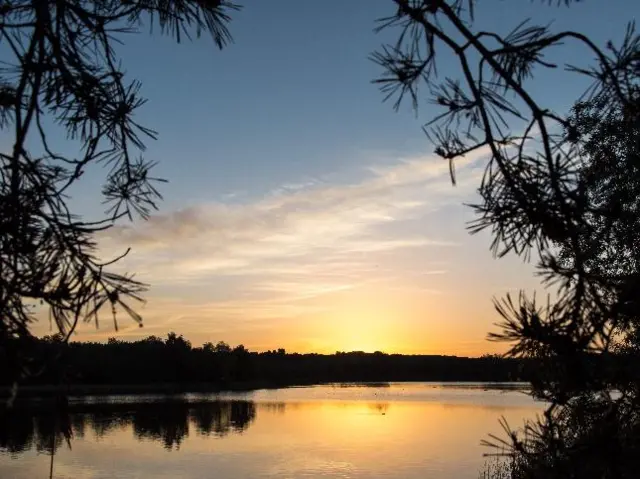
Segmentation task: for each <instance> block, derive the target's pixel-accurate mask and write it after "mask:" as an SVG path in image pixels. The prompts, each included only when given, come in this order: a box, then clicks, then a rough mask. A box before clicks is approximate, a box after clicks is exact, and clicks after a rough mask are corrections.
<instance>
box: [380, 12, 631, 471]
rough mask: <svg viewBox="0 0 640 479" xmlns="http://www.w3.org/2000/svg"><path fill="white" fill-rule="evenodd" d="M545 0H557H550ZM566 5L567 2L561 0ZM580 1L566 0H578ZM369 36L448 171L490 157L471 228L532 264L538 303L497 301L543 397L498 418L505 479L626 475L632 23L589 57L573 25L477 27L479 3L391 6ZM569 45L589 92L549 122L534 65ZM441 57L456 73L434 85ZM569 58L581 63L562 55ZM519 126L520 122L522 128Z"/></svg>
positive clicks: (389, 86)
mask: <svg viewBox="0 0 640 479" xmlns="http://www.w3.org/2000/svg"><path fill="white" fill-rule="evenodd" d="M548 3H556V2H548ZM557 3H558V4H559V3H565V4H567V5H569V4H570V3H572V2H570V1H566V2H557ZM574 3H576V2H574ZM395 6H396V8H397V10H396V13H395V14H394V15H392V16H390V17H388V18H384V19H382V20H381V24H380V29H384V28H395V29H398V31H399V32H400V33H399V35H398V40H397V42H396V43H395V44H392V45H386V46H384V47H382V49H381V50H380V51H378V52H377V53H375V54H374V55H373V60H374V61H376V62H377V63H378V64H379V65H380V66H381V67H382V68H383V69H384V72H385V73H384V74H383V76H382V77H381V78H380V79H378V80H376V81H377V82H378V83H379V84H380V86H381V88H382V91H383V92H384V93H385V94H386V95H387V98H390V97H395V98H396V103H395V106H396V108H397V107H398V106H399V105H400V104H401V102H402V100H403V99H404V98H405V97H409V99H410V101H411V103H412V105H413V107H414V108H417V107H418V103H419V98H420V96H419V91H418V89H419V87H422V88H424V87H426V88H425V90H426V91H427V93H428V95H429V96H430V99H431V101H432V103H433V105H434V108H436V109H437V110H438V111H437V112H436V113H435V114H434V117H433V119H432V120H431V121H430V122H429V123H428V124H427V125H425V127H424V129H425V132H426V133H427V134H428V136H429V138H430V139H431V140H432V141H433V143H434V144H435V145H436V150H435V151H436V153H437V154H438V155H439V156H441V157H442V158H443V159H445V160H446V161H448V162H449V165H450V171H451V178H452V181H453V183H454V184H455V178H456V177H455V169H454V165H455V161H454V160H455V159H457V158H459V157H462V156H465V155H468V154H470V153H472V152H476V153H483V152H486V155H487V156H488V157H489V160H488V162H487V166H486V169H485V173H484V177H483V179H482V182H481V184H480V187H479V189H478V192H479V195H480V202H479V203H478V204H475V205H472V206H473V208H474V210H475V212H476V214H477V218H476V220H474V221H473V222H472V223H471V224H470V226H469V228H470V231H471V232H472V233H476V232H479V231H483V230H490V231H491V234H492V236H493V242H492V245H491V250H492V252H493V253H494V255H495V256H496V257H502V256H504V255H506V254H516V255H519V256H521V257H523V258H524V259H525V260H530V259H531V258H532V257H533V258H535V259H536V260H537V266H538V270H539V274H540V275H541V277H542V278H543V281H544V285H545V286H546V287H547V288H548V290H549V293H550V295H549V298H548V299H547V301H546V303H545V304H542V305H540V304H539V302H538V301H537V300H536V298H535V296H534V297H528V296H527V295H526V294H525V293H524V292H521V293H520V295H519V296H518V297H517V298H513V297H510V296H507V297H506V298H504V299H502V300H496V303H495V304H496V309H497V311H498V313H499V314H500V315H501V317H502V322H501V323H500V325H499V326H500V328H501V331H499V332H495V333H491V334H490V335H489V337H490V339H492V340H496V341H505V342H508V343H510V350H509V353H508V355H509V356H512V357H518V358H530V359H533V360H535V362H536V365H537V366H538V367H537V368H535V369H534V370H533V375H532V377H531V380H532V386H533V388H532V390H533V394H534V395H535V396H536V397H538V398H541V399H544V400H546V401H549V404H550V405H549V408H548V409H547V411H546V413H545V415H544V416H543V417H542V418H541V419H540V420H539V421H537V422H532V423H528V424H527V425H526V426H525V435H524V437H520V436H518V435H517V434H516V433H514V432H513V431H511V430H510V428H509V427H508V426H507V425H506V424H505V425H504V426H505V431H506V433H507V436H506V438H493V440H490V441H488V444H489V445H492V446H494V447H496V448H499V449H500V450H503V449H506V451H507V454H508V455H510V463H511V464H513V465H514V467H513V470H512V472H513V477H523V478H525V477H526V478H534V477H536V478H537V477H541V478H554V477H558V478H570V477H580V478H583V477H598V478H603V477H616V478H617V477H633V476H635V475H636V474H637V465H638V462H637V457H638V452H640V448H639V446H640V440H639V439H638V438H639V437H640V399H639V391H640V388H639V387H638V386H639V384H640V383H639V381H638V373H637V371H638V365H639V364H640V362H639V361H638V359H639V358H638V354H637V353H638V346H639V345H640V343H639V342H638V339H639V337H638V317H639V315H638V313H639V312H640V304H639V302H640V295H638V287H639V286H640V272H639V271H638V258H639V249H640V243H639V242H638V241H637V231H638V226H639V224H640V205H639V203H638V201H639V200H638V199H639V198H640V186H639V185H640V175H639V173H640V171H639V169H640V160H639V157H638V141H639V138H640V137H639V135H638V133H639V131H638V128H639V124H640V123H639V120H640V116H639V108H638V106H639V103H638V102H639V100H640V99H639V95H640V82H639V81H638V80H639V74H640V37H639V36H638V35H637V34H636V31H635V26H634V24H633V23H631V24H629V26H628V27H627V30H626V34H625V36H624V39H623V40H622V42H621V44H620V45H618V46H616V45H614V44H613V43H611V42H609V43H608V44H607V45H606V47H605V48H599V47H598V46H597V45H595V44H594V42H592V41H591V40H590V39H589V38H587V37H586V36H584V35H582V34H581V33H579V32H574V31H564V32H559V33H554V32H552V31H551V29H550V27H549V26H541V25H533V24H531V23H530V22H528V21H523V22H522V23H521V24H520V25H518V26H516V27H515V28H514V29H513V30H512V31H511V32H510V33H508V34H507V35H500V34H498V33H495V32H486V31H480V30H478V29H477V28H476V24H475V23H474V8H476V7H477V2H476V1H475V0H395ZM566 42H576V43H579V44H581V45H582V46H583V47H586V49H587V50H588V51H589V53H590V54H591V55H592V56H593V58H595V63H594V64H592V65H588V64H587V65H577V66H576V65H566V71H567V75H568V77H569V79H570V78H571V77H572V76H573V77H574V78H575V76H576V75H577V76H581V77H583V78H585V77H586V78H587V79H588V80H589V81H590V82H591V86H590V87H589V88H588V90H587V91H586V92H585V93H584V94H583V95H581V96H579V97H576V100H575V105H574V107H573V109H572V110H571V111H569V112H567V113H565V114H559V113H556V112H554V111H553V110H551V109H549V108H546V107H545V106H544V105H542V104H541V103H539V101H538V100H537V99H536V98H534V96H533V95H532V93H531V92H530V90H529V89H528V83H527V82H528V80H529V79H530V78H532V77H533V76H535V75H536V74H537V72H539V71H540V70H552V69H556V68H557V65H555V64H551V63H549V62H547V61H546V60H545V58H544V54H545V52H547V51H548V50H549V49H551V48H554V47H556V46H559V45H561V44H562V43H566ZM445 52H449V53H450V54H451V55H452V56H453V57H454V58H455V59H456V60H457V63H458V66H459V68H460V69H459V72H460V75H459V77H446V78H444V79H440V78H438V77H437V75H436V60H437V59H438V58H439V57H440V56H441V55H443V54H445ZM573 60H574V61H580V60H581V59H579V58H578V59H573ZM518 128H521V130H520V131H518Z"/></svg>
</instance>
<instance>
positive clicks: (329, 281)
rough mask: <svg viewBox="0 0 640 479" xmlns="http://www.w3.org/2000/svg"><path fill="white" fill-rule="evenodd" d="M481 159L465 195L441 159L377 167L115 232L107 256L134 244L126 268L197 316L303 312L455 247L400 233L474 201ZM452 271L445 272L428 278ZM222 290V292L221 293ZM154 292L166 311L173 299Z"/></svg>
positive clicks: (468, 163)
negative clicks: (409, 258) (397, 263)
mask: <svg viewBox="0 0 640 479" xmlns="http://www.w3.org/2000/svg"><path fill="white" fill-rule="evenodd" d="M475 159H477V157H474V158H468V159H466V160H465V161H464V162H463V163H462V165H461V166H462V168H461V167H460V165H459V174H460V176H461V177H464V176H465V175H466V176H467V177H469V180H470V181H469V182H464V181H462V182H459V185H460V184H462V186H458V187H457V188H453V187H452V186H451V182H450V179H449V170H448V165H447V164H446V163H445V162H443V161H442V160H438V159H435V158H433V157H420V158H411V159H408V160H401V161H397V162H395V163H394V164H387V165H383V166H380V165H378V166H375V167H370V168H368V169H366V170H365V171H364V172H363V177H362V178H361V180H360V181H356V182H352V183H349V184H327V183H323V182H319V181H310V180H309V181H303V182H300V183H296V184H289V185H284V186H283V187H282V188H279V189H277V190H275V191H273V192H272V193H271V194H269V195H267V196H265V197H262V198H256V199H253V200H251V201H248V200H245V201H244V202H232V199H233V198H229V199H228V202H211V203H206V204H199V205H193V206H191V207H188V208H185V209H182V210H179V211H174V212H170V213H166V214H161V215H156V216H153V217H151V218H150V219H149V220H148V221H146V222H143V223H138V224H135V225H122V226H117V227H114V228H112V229H110V230H108V231H107V232H105V233H104V234H103V235H102V237H101V238H100V243H101V247H102V251H103V252H104V254H105V255H106V254H114V253H115V252H116V251H118V250H121V249H122V248H124V247H128V246H131V247H132V253H131V254H130V256H129V257H127V259H126V261H125V262H124V263H123V267H126V268H127V269H129V270H133V271H137V272H138V273H139V276H140V278H141V279H142V280H144V281H148V282H150V283H152V284H153V285H154V287H155V288H156V291H157V289H158V287H159V288H160V289H162V287H163V286H164V287H165V288H166V289H163V291H167V290H169V289H170V288H173V289H172V291H173V292H174V293H173V294H175V295H176V296H180V295H188V296H189V297H190V301H191V302H192V304H194V305H199V306H195V307H197V308H199V309H198V314H199V315H207V314H212V313H216V314H217V315H218V317H220V316H224V317H229V316H236V315H238V314H241V315H245V316H251V315H254V316H257V317H261V318H264V317H269V316H273V317H275V316H278V315H289V316H292V315H296V314H303V313H304V311H307V310H305V309H304V306H292V305H294V303H296V302H301V301H302V302H304V301H307V302H308V300H309V299H313V298H316V297H320V296H323V295H329V294H339V293H340V292H345V291H349V290H351V289H354V288H357V287H359V286H361V285H363V284H369V283H371V282H379V281H385V280H392V279H393V278H394V277H397V276H398V275H400V276H401V275H402V273H403V272H402V271H398V270H397V268H395V267H391V266H389V261H388V259H389V258H393V257H394V255H396V254H399V253H401V252H403V251H409V250H419V251H424V249H425V248H427V249H429V248H440V249H441V248H455V247H456V246H457V244H456V243H455V242H453V241H451V240H450V239H448V238H446V237H431V236H425V235H424V234H421V233H419V232H416V231H410V230H407V228H402V227H401V226H402V224H404V223H406V222H408V221H415V220H424V218H425V217H426V216H427V215H430V214H432V213H434V212H437V211H438V210H439V209H440V208H442V207H443V206H445V205H447V204H449V203H451V202H452V201H454V202H459V201H460V199H461V198H462V197H463V196H464V195H466V194H468V193H469V191H471V189H470V188H469V186H470V185H471V184H474V185H475V184H477V178H478V171H477V169H476V168H475V167H474V164H475V163H474V160H475ZM425 221H426V220H425ZM385 259H386V260H387V261H384V260H385ZM444 273H446V268H443V267H442V266H440V267H438V268H434V269H433V271H421V274H424V275H435V274H444ZM407 274H408V275H411V273H410V272H408V273H407ZM231 283H232V284H231ZM203 285H206V286H207V288H206V289H207V298H204V297H202V296H200V297H199V298H194V296H197V295H198V293H197V292H193V291H194V290H200V291H201V290H203V289H204V286H203ZM220 289H222V290H224V294H223V295H222V294H218V293H216V290H220ZM428 289H429V288H426V287H425V291H426V290H428ZM152 294H153V303H154V304H155V305H156V307H158V308H159V307H160V305H161V304H162V301H161V300H166V299H167V298H160V297H159V296H158V295H157V294H156V293H152ZM221 296H222V297H221ZM180 303H181V307H184V304H183V302H182V301H181V302H180ZM306 307H307V308H315V307H317V305H316V304H314V305H311V304H308V305H307V306H306ZM163 309H165V307H164V306H163ZM167 321H169V319H166V320H165V323H166V322H167Z"/></svg>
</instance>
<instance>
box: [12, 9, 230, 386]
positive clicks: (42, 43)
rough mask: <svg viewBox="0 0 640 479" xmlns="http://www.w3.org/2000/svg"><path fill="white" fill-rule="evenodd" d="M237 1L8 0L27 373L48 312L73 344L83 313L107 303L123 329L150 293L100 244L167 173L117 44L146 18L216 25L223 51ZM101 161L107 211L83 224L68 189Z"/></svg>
mask: <svg viewBox="0 0 640 479" xmlns="http://www.w3.org/2000/svg"><path fill="white" fill-rule="evenodd" d="M238 8H239V7H237V6H236V5H234V4H232V3H230V2H228V1H226V0H206V1H205V0H171V1H164V0H139V1H122V2H121V1H96V0H58V1H55V2H45V1H41V0H5V1H3V2H2V5H1V6H0V39H1V40H2V43H3V45H4V49H3V58H2V60H3V67H2V69H1V70H0V127H1V128H2V129H3V130H7V131H11V133H12V136H13V137H14V144H13V146H12V148H11V151H10V152H7V153H2V154H0V278H1V282H0V348H2V349H4V350H5V354H6V355H7V356H8V357H9V358H10V360H11V361H12V363H13V365H14V370H16V372H17V376H19V375H20V374H24V373H25V371H24V370H25V368H28V366H29V362H28V356H29V353H28V347H29V346H30V345H31V344H32V341H30V336H31V334H30V329H29V326H30V324H32V323H33V322H34V321H36V319H37V317H38V313H39V312H41V313H42V312H48V313H49V318H50V321H51V322H53V323H55V325H56V327H57V329H58V331H59V332H60V333H61V334H62V335H63V336H64V338H65V340H66V339H67V338H68V337H69V335H70V334H71V333H72V332H73V330H74V328H75V326H76V324H77V323H78V322H79V321H95V323H96V325H97V324H98V313H100V312H102V311H103V309H110V310H111V313H112V315H113V321H114V324H115V325H116V327H117V321H116V311H117V310H122V311H124V312H125V313H127V314H128V315H129V316H130V317H131V318H132V319H133V320H134V321H136V322H138V323H140V324H141V323H142V317H141V316H140V315H139V314H138V313H137V312H135V310H134V309H133V308H132V307H131V306H130V305H129V302H128V301H129V300H138V301H141V300H142V297H141V294H142V293H143V292H144V291H145V285H144V284H142V283H140V282H138V281H136V280H135V279H134V278H133V276H132V275H128V274H126V275H122V274H116V273H115V272H113V271H111V270H110V266H111V265H112V264H113V263H114V262H116V261H117V260H118V259H119V258H115V259H112V260H109V261H103V260H101V259H99V258H98V257H97V252H96V242H95V233H97V232H99V231H102V230H104V229H106V228H109V227H110V226H112V225H113V224H114V223H115V222H116V221H118V220H119V219H121V218H129V219H133V217H134V216H140V217H142V218H146V217H147V216H148V215H149V213H150V212H151V211H152V210H153V209H154V208H155V207H156V201H157V200H158V199H159V198H160V193H159V192H158V190H157V189H156V184H157V182H158V181H161V180H160V179H158V178H154V177H153V176H152V175H151V173H150V170H151V167H152V166H153V162H150V161H148V160H145V159H144V158H143V157H142V152H143V151H144V141H145V139H149V138H151V139H153V138H155V137H156V133H155V132H154V131H152V130H150V129H149V128H147V127H144V126H142V125H140V124H138V123H137V122H136V121H135V120H134V115H135V112H136V111H137V110H138V108H140V107H141V106H142V105H143V104H144V103H145V100H144V99H143V98H142V97H141V96H140V89H141V85H140V83H139V82H138V81H136V80H127V79H126V75H125V73H124V70H123V68H122V66H121V65H120V60H119V58H118V56H117V55H116V51H115V50H114V48H113V47H114V44H115V43H117V42H119V41H120V39H121V37H122V36H124V35H125V34H128V33H133V32H138V31H139V30H140V29H141V28H142V25H143V23H144V22H148V23H149V24H150V25H152V26H153V25H156V26H159V29H160V31H161V32H162V33H164V34H168V35H171V36H173V37H174V38H175V39H176V40H177V41H180V40H181V39H182V38H185V37H186V38H190V36H191V35H193V34H195V35H198V36H200V35H201V34H202V33H203V32H209V33H210V34H211V35H212V38H213V40H214V43H215V44H216V45H217V46H218V47H219V48H222V47H223V46H224V45H226V44H227V43H228V42H229V41H230V40H231V37H230V34H229V31H228V29H227V24H228V22H229V20H230V16H229V15H230V13H231V12H232V11H233V10H237V9H238ZM55 135H58V136H60V135H62V136H64V135H66V136H67V137H68V139H69V140H71V141H75V142H76V143H77V144H78V146H79V152H78V155H77V156H75V157H68V156H65V155H62V154H60V153H59V152H56V151H54V150H53V149H52V147H51V143H50V142H49V137H50V136H55ZM95 165H100V166H102V167H106V173H105V184H104V187H103V189H102V195H103V197H104V203H105V204H106V205H107V211H106V212H105V216H104V218H102V219H100V220H97V221H84V220H82V219H81V218H79V217H77V216H76V215H74V214H73V212H72V211H71V210H70V206H69V201H68V194H69V192H70V190H71V189H72V188H73V187H74V185H75V184H76V183H77V182H78V181H80V180H81V178H82V175H83V173H85V171H87V170H88V169H89V168H91V167H92V166H95ZM125 254H126V252H125ZM9 339H18V340H19V341H15V340H12V341H9ZM16 379H18V378H16Z"/></svg>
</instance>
